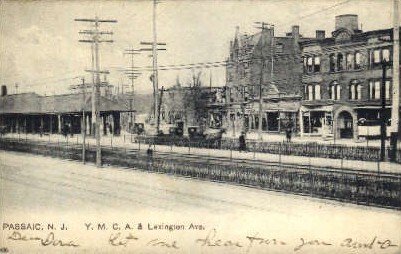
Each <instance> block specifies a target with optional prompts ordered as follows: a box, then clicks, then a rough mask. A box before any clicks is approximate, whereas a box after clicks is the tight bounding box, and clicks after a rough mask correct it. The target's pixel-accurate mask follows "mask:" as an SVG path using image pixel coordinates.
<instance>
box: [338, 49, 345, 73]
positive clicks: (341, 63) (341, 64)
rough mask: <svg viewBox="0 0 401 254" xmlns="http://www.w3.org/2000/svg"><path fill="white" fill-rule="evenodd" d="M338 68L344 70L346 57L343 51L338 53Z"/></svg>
mask: <svg viewBox="0 0 401 254" xmlns="http://www.w3.org/2000/svg"><path fill="white" fill-rule="evenodd" d="M337 70H339V71H342V70H344V57H343V54H342V53H338V54H337Z"/></svg>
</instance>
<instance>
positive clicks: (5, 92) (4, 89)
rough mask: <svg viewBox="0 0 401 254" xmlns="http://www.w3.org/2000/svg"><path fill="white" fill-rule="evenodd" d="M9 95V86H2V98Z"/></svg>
mask: <svg viewBox="0 0 401 254" xmlns="http://www.w3.org/2000/svg"><path fill="white" fill-rule="evenodd" d="M6 95H7V86H5V85H2V86H1V96H2V97H3V96H6Z"/></svg>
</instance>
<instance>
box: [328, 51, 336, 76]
mask: <svg viewBox="0 0 401 254" xmlns="http://www.w3.org/2000/svg"><path fill="white" fill-rule="evenodd" d="M329 58H330V72H335V71H336V59H335V55H334V54H330V56H329Z"/></svg>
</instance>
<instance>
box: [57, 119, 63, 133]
mask: <svg viewBox="0 0 401 254" xmlns="http://www.w3.org/2000/svg"><path fill="white" fill-rule="evenodd" d="M57 119H58V126H57V127H58V133H59V134H60V133H61V124H62V123H61V115H57Z"/></svg>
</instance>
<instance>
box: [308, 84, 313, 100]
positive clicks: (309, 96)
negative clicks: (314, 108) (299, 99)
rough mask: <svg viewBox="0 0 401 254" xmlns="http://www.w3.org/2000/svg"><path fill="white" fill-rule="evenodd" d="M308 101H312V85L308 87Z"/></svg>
mask: <svg viewBox="0 0 401 254" xmlns="http://www.w3.org/2000/svg"><path fill="white" fill-rule="evenodd" d="M307 94H308V100H309V101H311V100H313V85H308V93H307Z"/></svg>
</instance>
